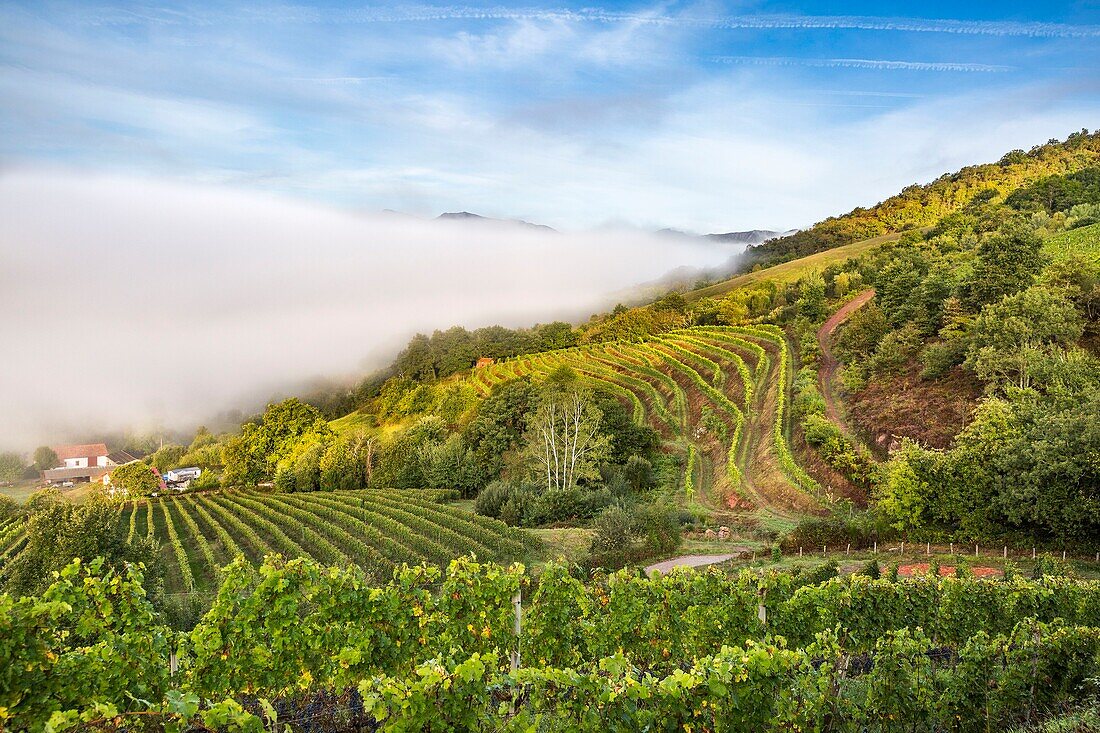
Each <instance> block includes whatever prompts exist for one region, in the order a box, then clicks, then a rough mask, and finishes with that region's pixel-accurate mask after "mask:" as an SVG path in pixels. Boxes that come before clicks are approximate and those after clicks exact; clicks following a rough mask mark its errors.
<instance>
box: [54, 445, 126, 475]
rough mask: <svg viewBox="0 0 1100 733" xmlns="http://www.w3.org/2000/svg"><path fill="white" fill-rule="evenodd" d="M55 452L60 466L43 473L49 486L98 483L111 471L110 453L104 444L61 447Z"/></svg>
mask: <svg viewBox="0 0 1100 733" xmlns="http://www.w3.org/2000/svg"><path fill="white" fill-rule="evenodd" d="M53 452H54V453H56V454H57V460H58V461H59V464H58V465H57V466H54V467H53V468H48V469H46V470H45V471H43V472H42V478H44V479H45V480H46V483H48V484H79V483H87V482H88V481H97V480H99V479H100V478H102V477H103V475H104V474H105V473H107V471H108V470H109V469H110V466H111V463H110V459H109V457H108V456H109V452H108V450H107V446H106V445H105V444H104V443H86V444H83V445H59V446H55V447H54V449H53Z"/></svg>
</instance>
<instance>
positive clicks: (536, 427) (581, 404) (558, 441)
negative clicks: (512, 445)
mask: <svg viewBox="0 0 1100 733" xmlns="http://www.w3.org/2000/svg"><path fill="white" fill-rule="evenodd" d="M602 417H603V416H602V415H601V413H600V410H599V408H597V407H596V405H595V404H594V403H593V401H592V399H591V397H590V395H589V394H588V393H587V392H585V391H583V390H582V389H580V388H577V387H569V388H567V389H565V390H560V389H558V388H556V387H555V386H550V387H549V388H548V389H546V391H545V392H544V394H543V396H542V399H541V401H540V404H539V406H538V408H537V409H536V411H535V414H534V415H533V416H532V417H531V419H530V420H529V421H528V428H527V440H526V444H527V450H526V453H527V455H528V457H529V458H530V459H532V460H533V462H534V463H535V465H536V466H537V467H538V468H537V471H536V473H537V475H539V476H541V477H543V478H545V480H546V488H547V490H548V491H553V490H555V489H556V490H564V489H569V488H572V487H573V486H575V485H576V483H577V481H579V480H583V479H593V478H597V477H599V471H598V466H599V462H600V461H601V460H603V459H604V458H605V457H606V456H607V453H608V449H609V446H610V439H609V438H608V436H607V435H605V434H604V433H602V432H601V422H602Z"/></svg>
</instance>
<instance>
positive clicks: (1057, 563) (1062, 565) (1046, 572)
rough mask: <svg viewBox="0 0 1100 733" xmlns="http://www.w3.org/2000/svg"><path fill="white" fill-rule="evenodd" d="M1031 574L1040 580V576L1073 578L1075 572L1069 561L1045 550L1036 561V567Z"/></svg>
mask: <svg viewBox="0 0 1100 733" xmlns="http://www.w3.org/2000/svg"><path fill="white" fill-rule="evenodd" d="M1031 575H1032V577H1033V578H1035V579H1036V580H1038V579H1040V578H1072V577H1074V575H1075V573H1074V572H1073V566H1071V565H1070V564H1069V563H1068V562H1067V561H1065V560H1063V559H1062V558H1060V557H1056V556H1055V555H1052V554H1050V553H1049V552H1044V553H1043V554H1042V555H1040V556H1039V559H1038V560H1037V561H1036V563H1035V569H1034V570H1033V571H1032V574H1031Z"/></svg>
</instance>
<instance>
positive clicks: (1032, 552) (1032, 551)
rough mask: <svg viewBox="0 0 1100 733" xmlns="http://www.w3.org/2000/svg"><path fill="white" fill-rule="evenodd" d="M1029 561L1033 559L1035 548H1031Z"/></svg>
mask: <svg viewBox="0 0 1100 733" xmlns="http://www.w3.org/2000/svg"><path fill="white" fill-rule="evenodd" d="M1031 559H1032V560H1034V559H1035V548H1034V547H1032V548H1031Z"/></svg>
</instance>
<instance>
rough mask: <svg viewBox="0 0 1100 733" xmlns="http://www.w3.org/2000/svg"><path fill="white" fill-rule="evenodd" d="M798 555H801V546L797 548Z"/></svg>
mask: <svg viewBox="0 0 1100 733" xmlns="http://www.w3.org/2000/svg"><path fill="white" fill-rule="evenodd" d="M798 556H799V557H802V548H801V547H799V548H798Z"/></svg>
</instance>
